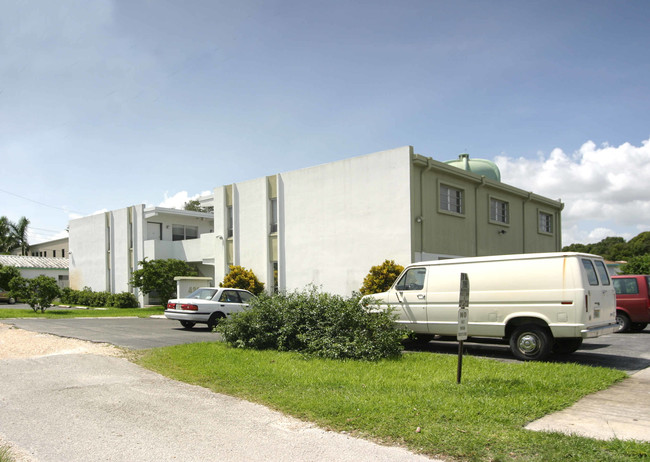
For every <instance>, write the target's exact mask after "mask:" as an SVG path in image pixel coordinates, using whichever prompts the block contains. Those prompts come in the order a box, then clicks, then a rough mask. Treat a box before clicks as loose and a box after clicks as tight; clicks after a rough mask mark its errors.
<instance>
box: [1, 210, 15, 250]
mask: <svg viewBox="0 0 650 462" xmlns="http://www.w3.org/2000/svg"><path fill="white" fill-rule="evenodd" d="M10 224H11V222H10V221H9V219H8V218H7V217H0V254H2V253H9V252H11V249H13V248H14V247H15V246H14V245H13V236H12V234H11V226H10Z"/></svg>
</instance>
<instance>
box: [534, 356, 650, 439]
mask: <svg viewBox="0 0 650 462" xmlns="http://www.w3.org/2000/svg"><path fill="white" fill-rule="evenodd" d="M526 428H527V429H528V430H537V431H556V432H562V433H566V434H576V435H580V436H586V437H589V438H596V439H601V440H609V439H613V438H618V439H621V440H638V441H648V442H650V368H647V369H644V370H642V371H639V372H637V373H636V374H633V375H631V376H630V377H629V378H627V379H625V380H623V381H622V382H619V383H617V384H615V385H614V386H612V387H610V388H608V389H607V390H602V391H599V392H597V393H594V394H592V395H589V396H585V397H584V398H582V399H581V400H580V401H578V402H577V403H575V404H574V405H573V406H571V407H570V408H567V409H565V410H563V411H560V412H556V413H555V414H550V415H547V416H545V417H543V418H541V419H539V420H536V421H535V422H531V423H530V424H528V425H527V426H526Z"/></svg>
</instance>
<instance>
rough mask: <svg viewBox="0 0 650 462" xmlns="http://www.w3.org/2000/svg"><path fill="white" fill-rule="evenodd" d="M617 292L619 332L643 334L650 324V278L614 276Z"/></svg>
mask: <svg viewBox="0 0 650 462" xmlns="http://www.w3.org/2000/svg"><path fill="white" fill-rule="evenodd" d="M612 281H614V289H615V290H616V323H617V324H618V325H619V326H620V327H619V330H618V332H628V331H632V332H641V331H642V330H643V329H645V328H646V327H647V326H648V323H649V322H650V276H646V275H640V274H626V275H619V276H612Z"/></svg>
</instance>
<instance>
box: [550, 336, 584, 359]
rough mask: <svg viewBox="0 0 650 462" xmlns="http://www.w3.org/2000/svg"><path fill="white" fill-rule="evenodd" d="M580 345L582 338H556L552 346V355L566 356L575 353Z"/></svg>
mask: <svg viewBox="0 0 650 462" xmlns="http://www.w3.org/2000/svg"><path fill="white" fill-rule="evenodd" d="M581 345H582V338H580V337H578V338H556V339H555V344H554V345H553V353H557V354H559V355H568V354H571V353H573V352H574V351H576V350H577V349H578V348H580V346H581Z"/></svg>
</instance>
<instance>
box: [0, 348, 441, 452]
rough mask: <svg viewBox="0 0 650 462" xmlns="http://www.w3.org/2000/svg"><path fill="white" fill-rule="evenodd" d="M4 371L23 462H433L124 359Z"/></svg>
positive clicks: (70, 357)
mask: <svg viewBox="0 0 650 462" xmlns="http://www.w3.org/2000/svg"><path fill="white" fill-rule="evenodd" d="M0 371H1V373H0V441H3V440H4V441H5V442H9V443H11V445H12V446H13V448H14V450H15V451H16V453H17V454H18V455H19V457H20V458H19V460H25V461H48V462H56V461H61V462H75V461H79V462H86V461H88V460H93V461H129V462H131V461H134V460H136V461H139V462H148V461H150V462H161V461H171V460H178V461H220V462H228V461H233V462H240V461H287V462H295V461H319V462H320V461H349V462H359V461H385V462H389V461H409V462H410V461H413V462H425V461H430V460H431V459H429V458H426V457H423V456H419V455H416V454H413V453H411V452H409V451H407V450H405V449H402V448H396V447H387V446H380V445H378V444H375V443H372V442H369V441H365V440H361V439H356V438H352V437H350V436H348V435H344V434H341V433H335V432H329V431H325V430H323V429H320V428H317V427H315V426H314V425H311V424H309V423H305V422H302V421H299V420H297V419H294V418H290V417H287V416H285V415H283V414H281V413H279V412H275V411H273V410H270V409H268V408H266V407H264V406H260V405H257V404H253V403H249V402H247V401H243V400H240V399H236V398H232V397H229V396H225V395H220V394H217V393H213V392H211V391H209V390H207V389H205V388H202V387H198V386H193V385H188V384H185V383H181V382H177V381H174V380H170V379H168V378H165V377H163V376H161V375H159V374H156V373H153V372H151V371H148V370H145V369H143V368H141V367H139V366H137V365H135V364H133V363H131V362H129V361H127V360H126V359H123V358H116V357H109V356H99V355H95V354H57V355H50V356H41V357H35V358H26V359H5V360H1V361H0Z"/></svg>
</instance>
